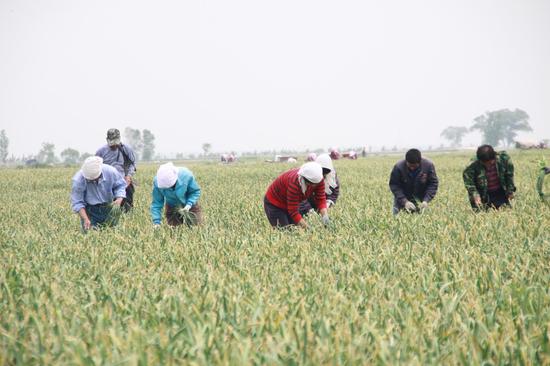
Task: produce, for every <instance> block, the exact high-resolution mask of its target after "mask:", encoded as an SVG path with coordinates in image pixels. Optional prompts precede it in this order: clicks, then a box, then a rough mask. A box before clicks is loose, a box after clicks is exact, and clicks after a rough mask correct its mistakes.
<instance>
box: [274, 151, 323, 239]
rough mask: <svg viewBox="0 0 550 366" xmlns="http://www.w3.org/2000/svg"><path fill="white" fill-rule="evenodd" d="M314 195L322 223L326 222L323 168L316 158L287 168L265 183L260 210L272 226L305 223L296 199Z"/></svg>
mask: <svg viewBox="0 0 550 366" xmlns="http://www.w3.org/2000/svg"><path fill="white" fill-rule="evenodd" d="M312 196H315V200H316V203H317V205H318V207H319V209H320V210H321V215H322V217H323V223H325V224H326V225H328V223H329V218H328V214H327V202H326V195H325V183H324V181H323V168H322V167H321V165H320V164H318V163H316V162H308V163H305V164H304V165H302V166H301V167H300V168H294V169H290V170H288V171H286V172H284V173H282V174H281V175H279V177H277V178H276V179H275V180H274V181H273V182H272V183H271V185H270V186H269V187H268V189H267V192H266V194H265V197H264V210H265V213H266V215H267V218H268V220H269V223H270V224H271V226H273V227H286V226H289V225H299V226H300V227H302V228H306V227H307V223H306V221H305V220H304V219H303V217H302V215H301V214H300V211H299V208H300V202H301V201H303V200H305V199H308V198H309V197H312Z"/></svg>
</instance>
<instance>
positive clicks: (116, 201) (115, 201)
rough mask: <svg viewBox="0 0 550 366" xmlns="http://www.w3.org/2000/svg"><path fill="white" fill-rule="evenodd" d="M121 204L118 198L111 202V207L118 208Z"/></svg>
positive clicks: (120, 199) (120, 198)
mask: <svg viewBox="0 0 550 366" xmlns="http://www.w3.org/2000/svg"><path fill="white" fill-rule="evenodd" d="M121 204H122V197H119V198H117V199H116V200H114V201H113V205H116V206H120V205H121Z"/></svg>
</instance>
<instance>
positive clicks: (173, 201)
mask: <svg viewBox="0 0 550 366" xmlns="http://www.w3.org/2000/svg"><path fill="white" fill-rule="evenodd" d="M200 196H201V189H200V187H199V185H198V183H197V181H196V180H195V177H194V176H193V173H192V172H191V171H190V170H189V169H187V168H184V167H175V166H174V164H172V163H171V162H170V163H166V164H162V165H161V166H160V167H159V168H158V170H157V174H156V175H155V177H154V178H153V192H152V202H151V220H152V221H153V226H154V227H159V226H160V223H161V221H162V210H163V209H165V216H166V222H167V223H168V225H170V226H178V225H182V224H184V223H185V224H187V226H191V225H198V224H200V223H202V210H201V208H200V206H199V204H198V200H199V197H200Z"/></svg>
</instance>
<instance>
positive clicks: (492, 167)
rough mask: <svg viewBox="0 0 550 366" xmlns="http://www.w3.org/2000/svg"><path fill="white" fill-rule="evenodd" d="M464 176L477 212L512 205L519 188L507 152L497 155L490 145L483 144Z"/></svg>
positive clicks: (471, 202)
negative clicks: (511, 202) (511, 201)
mask: <svg viewBox="0 0 550 366" xmlns="http://www.w3.org/2000/svg"><path fill="white" fill-rule="evenodd" d="M462 177H463V179H464V186H465V187H466V190H467V191H468V196H469V198H470V204H471V205H472V208H473V209H474V210H479V209H483V210H487V209H489V208H495V209H499V208H500V207H502V206H510V200H511V199H513V198H514V192H515V191H516V186H515V185H514V164H512V160H511V159H510V156H509V155H508V154H507V153H506V151H501V152H498V153H497V152H495V150H494V149H493V147H492V146H491V145H481V146H480V147H479V148H478V149H477V152H476V158H475V159H474V160H473V161H472V162H471V163H470V165H468V166H467V167H466V169H464V172H463V174H462Z"/></svg>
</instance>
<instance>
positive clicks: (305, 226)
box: [298, 219, 307, 229]
mask: <svg viewBox="0 0 550 366" xmlns="http://www.w3.org/2000/svg"><path fill="white" fill-rule="evenodd" d="M298 225H299V226H300V227H301V228H302V229H307V222H306V220H304V219H301V220H300V221H298Z"/></svg>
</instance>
